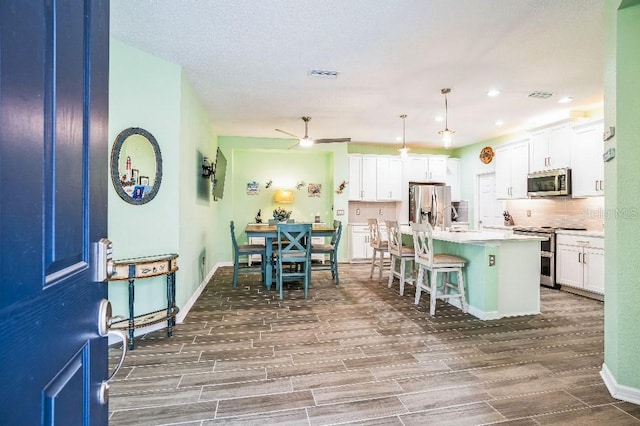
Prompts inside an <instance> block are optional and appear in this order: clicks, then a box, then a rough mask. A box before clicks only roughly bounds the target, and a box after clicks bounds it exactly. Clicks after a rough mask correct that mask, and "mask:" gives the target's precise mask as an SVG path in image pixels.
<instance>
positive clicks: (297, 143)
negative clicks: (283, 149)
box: [287, 141, 300, 149]
mask: <svg viewBox="0 0 640 426" xmlns="http://www.w3.org/2000/svg"><path fill="white" fill-rule="evenodd" d="M298 145H300V141H298V142H296V143H294V144H293V145H291V146H290V147H289V148H287V149H291V148H295V147H296V146H298Z"/></svg>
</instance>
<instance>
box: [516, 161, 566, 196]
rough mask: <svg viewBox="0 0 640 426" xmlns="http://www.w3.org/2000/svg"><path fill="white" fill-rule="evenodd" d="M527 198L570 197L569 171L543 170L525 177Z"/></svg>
mask: <svg viewBox="0 0 640 426" xmlns="http://www.w3.org/2000/svg"><path fill="white" fill-rule="evenodd" d="M527 195H528V196H529V197H555V196H562V195H571V169H569V168H564V169H555V170H545V171H541V172H535V173H529V174H528V175H527Z"/></svg>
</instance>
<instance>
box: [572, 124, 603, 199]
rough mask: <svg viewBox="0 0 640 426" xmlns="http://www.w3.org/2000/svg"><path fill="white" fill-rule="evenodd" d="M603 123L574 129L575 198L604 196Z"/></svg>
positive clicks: (573, 176) (573, 192)
mask: <svg viewBox="0 0 640 426" xmlns="http://www.w3.org/2000/svg"><path fill="white" fill-rule="evenodd" d="M603 130H604V125H603V122H602V121H599V122H598V123H594V124H590V125H587V126H581V127H577V128H575V129H574V135H573V139H572V143H571V186H572V191H571V192H572V194H573V196H574V197H586V196H594V195H603V194H604V163H603V162H602V151H603V147H604V145H603V143H602V132H603Z"/></svg>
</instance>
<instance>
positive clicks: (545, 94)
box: [529, 90, 553, 99]
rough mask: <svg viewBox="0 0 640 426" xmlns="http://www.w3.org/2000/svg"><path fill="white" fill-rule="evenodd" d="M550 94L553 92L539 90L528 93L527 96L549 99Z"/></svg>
mask: <svg viewBox="0 0 640 426" xmlns="http://www.w3.org/2000/svg"><path fill="white" fill-rule="evenodd" d="M552 96H553V93H551V92H542V91H539V90H536V91H535V92H531V93H529V97H530V98H535V99H549V98H550V97H552Z"/></svg>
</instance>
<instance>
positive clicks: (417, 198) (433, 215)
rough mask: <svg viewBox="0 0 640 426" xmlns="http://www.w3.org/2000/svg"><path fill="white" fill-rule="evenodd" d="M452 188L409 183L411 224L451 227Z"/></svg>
mask: <svg viewBox="0 0 640 426" xmlns="http://www.w3.org/2000/svg"><path fill="white" fill-rule="evenodd" d="M452 207H453V206H452V204H451V187H449V186H446V185H438V184H424V183H416V182H409V222H410V223H411V222H413V223H423V222H429V223H430V224H431V225H432V226H440V227H442V228H446V227H449V226H451V211H452Z"/></svg>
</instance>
